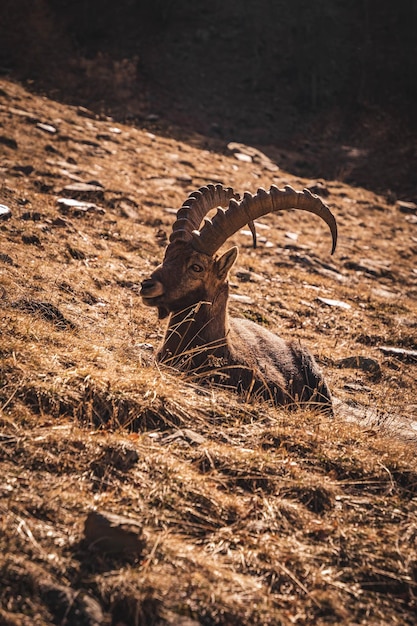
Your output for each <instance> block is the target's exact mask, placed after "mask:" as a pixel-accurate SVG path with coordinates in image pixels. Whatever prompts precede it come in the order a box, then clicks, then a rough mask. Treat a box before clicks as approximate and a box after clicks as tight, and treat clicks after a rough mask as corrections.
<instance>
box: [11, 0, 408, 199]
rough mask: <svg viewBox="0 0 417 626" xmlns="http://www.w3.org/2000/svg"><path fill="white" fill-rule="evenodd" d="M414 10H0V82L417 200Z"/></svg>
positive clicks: (239, 5) (297, 5)
mask: <svg viewBox="0 0 417 626" xmlns="http://www.w3.org/2000/svg"><path fill="white" fill-rule="evenodd" d="M416 33H417V1H416V0H398V1H397V2H392V0H382V1H377V0H350V1H349V2H347V1H346V0H344V1H342V0H316V1H315V2H314V3H313V2H311V1H310V0H291V2H289V1H288V0H287V1H284V0H221V1H220V0H212V1H211V2H210V3H207V2H202V1H201V0H153V2H145V1H143V0H118V2H115V1H108V0H107V1H106V0H2V2H1V6H0V55H1V59H0V65H1V71H2V73H6V74H9V75H11V76H12V77H15V78H18V79H20V80H24V81H29V84H30V85H31V87H32V88H33V89H35V90H43V91H45V92H47V93H48V94H49V95H51V96H53V97H55V98H58V99H61V100H64V101H67V102H70V103H73V104H84V105H86V106H89V107H90V108H92V109H94V110H95V111H98V112H106V113H110V114H112V115H113V116H114V117H115V118H116V119H119V120H129V121H131V122H133V123H137V124H140V125H150V126H152V127H153V128H154V129H156V130H157V131H159V132H164V133H168V134H177V135H178V134H179V135H182V138H186V137H187V136H192V135H193V133H200V134H201V135H203V136H204V137H205V138H206V142H207V145H208V146H209V147H211V148H214V149H223V148H224V146H225V145H226V144H227V142H228V141H232V140H233V141H242V142H245V143H249V144H251V145H255V146H257V147H261V148H262V149H264V151H266V152H267V153H268V154H269V155H270V156H271V157H272V158H275V160H276V161H277V163H278V165H281V166H282V167H288V168H291V171H292V172H293V173H298V174H299V175H302V176H307V177H308V176H311V177H317V176H322V177H327V178H335V177H337V178H340V179H342V180H344V181H345V182H349V183H354V184H355V183H356V184H362V185H367V186H369V187H372V188H374V189H376V190H380V191H384V192H385V193H395V194H396V196H398V197H402V198H406V199H417V197H416V195H417V174H416V164H417V143H416V135H417V133H416V130H417V123H416V122H417V35H416Z"/></svg>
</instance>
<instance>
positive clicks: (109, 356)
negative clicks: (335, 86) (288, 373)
mask: <svg viewBox="0 0 417 626" xmlns="http://www.w3.org/2000/svg"><path fill="white" fill-rule="evenodd" d="M148 126H149V125H148ZM239 150H240V152H239V151H238V154H246V158H243V157H241V156H236V154H234V153H233V152H232V151H231V150H228V149H227V146H226V144H225V145H224V149H223V150H219V149H218V144H216V149H214V144H211V143H210V142H209V141H208V140H206V139H205V138H204V137H201V136H198V135H192V136H188V137H184V139H183V140H182V141H179V140H177V139H173V138H171V137H170V136H169V135H168V133H164V134H163V133H162V132H159V130H158V128H157V127H155V128H154V129H152V128H149V127H148V128H146V129H139V128H134V127H130V126H128V125H123V124H118V123H116V122H114V121H113V120H111V119H109V118H106V117H104V116H96V115H94V114H92V113H91V112H89V111H88V110H86V109H83V108H77V107H71V106H64V105H62V104H59V103H57V102H54V101H52V100H50V99H47V98H46V97H41V96H38V95H33V94H31V93H29V92H28V91H26V90H25V89H24V88H23V87H21V86H19V85H18V84H14V83H12V82H8V81H6V80H1V81H0V204H2V205H5V206H7V207H8V208H9V209H10V211H11V215H9V214H6V213H4V214H3V216H2V215H0V272H1V274H0V275H1V283H0V311H1V318H0V329H1V330H0V357H1V361H0V367H1V369H0V408H1V412H0V471H1V481H0V607H1V608H0V623H1V624H5V625H7V626H12V625H13V626H21V625H24V626H26V625H27V626H29V625H30V626H32V625H46V624H48V625H49V624H67V625H72V624H74V625H78V624H81V625H89V626H92V625H98V624H107V625H110V624H111V625H114V626H124V625H125V626H133V625H141V626H145V625H146V626H148V625H163V624H171V625H175V626H176V625H182V626H197V625H198V624H201V625H205V626H209V625H236V626H238V625H248V626H249V625H251V626H253V625H261V624H262V625H267V624H268V625H270V624H271V625H279V624H282V625H287V624H288V625H290V624H297V625H311V624H314V625H322V624H348V625H354V624H364V625H365V624H366V625H368V624H373V625H378V626H380V625H387V626H388V625H389V626H392V625H394V624H398V625H399V624H410V625H411V624H415V623H416V620H417V604H416V592H417V550H416V540H417V460H416V439H417V430H416V427H417V419H416V414H417V397H416V390H415V386H416V368H417V363H416V358H415V350H416V348H417V346H416V335H417V304H416V298H417V265H416V252H417V215H416V211H415V209H414V208H413V206H412V205H405V204H401V203H396V202H395V198H393V197H390V198H389V201H388V200H387V199H386V198H385V197H382V196H377V195H375V194H374V193H372V192H370V191H368V190H366V189H364V188H353V187H349V186H347V185H346V184H343V183H342V182H338V181H337V180H321V181H316V180H307V179H300V178H297V177H294V176H293V175H291V173H290V172H286V171H283V170H282V169H278V168H277V167H274V165H273V164H272V163H271V162H270V161H269V160H267V159H265V158H263V157H262V155H259V154H258V153H255V152H253V151H251V150H250V149H248V148H245V147H244V146H243V147H242V146H241V147H240V148H239ZM248 157H249V158H248ZM242 158H243V159H244V160H242ZM276 165H278V166H279V165H280V163H279V161H277V162H276ZM218 182H221V183H223V184H224V185H226V186H233V187H234V188H235V189H236V190H237V191H240V192H243V191H244V190H246V189H247V190H249V191H251V192H255V191H256V190H257V188H258V187H260V186H263V187H265V188H269V186H270V185H271V184H276V185H278V186H279V187H283V186H284V185H285V184H288V183H289V184H291V185H292V186H293V187H295V188H297V189H302V188H303V187H305V186H308V185H310V186H312V188H313V189H315V190H316V191H318V193H322V194H323V195H324V196H325V200H326V202H327V203H328V204H329V206H330V207H331V209H332V211H333V212H334V214H335V216H336V218H337V221H338V225H339V243H338V247H337V250H336V253H335V255H334V256H333V257H330V256H329V253H330V247H331V239H330V235H329V233H328V232H327V230H326V227H325V225H324V224H323V223H321V222H320V220H317V219H316V218H315V217H314V216H308V215H305V214H304V213H302V214H301V215H300V213H297V212H286V213H285V214H282V215H269V216H267V217H265V218H263V219H262V220H260V221H261V224H259V225H258V236H259V237H260V243H259V247H258V249H256V250H253V249H252V248H251V237H250V236H248V234H247V233H246V232H240V233H238V234H237V235H236V236H235V237H234V238H233V242H234V243H236V244H237V245H239V247H240V256H239V258H238V263H237V266H236V267H235V268H234V270H233V272H232V276H231V294H232V295H231V301H230V308H231V311H232V313H233V314H234V315H237V316H245V317H248V318H250V319H253V320H255V321H258V322H259V323H260V324H263V325H265V326H266V327H268V328H269V329H271V330H273V331H276V332H278V333H279V334H282V336H284V337H286V338H289V337H299V338H300V339H301V340H302V342H303V343H304V344H305V345H307V346H308V347H309V349H310V350H311V351H312V353H313V354H314V355H315V356H316V358H317V360H318V361H319V363H320V364H321V366H322V368H323V369H324V371H325V374H326V377H327V379H328V381H329V383H330V386H331V388H332V390H333V394H334V396H335V417H334V419H330V418H328V417H326V416H322V415H317V414H314V413H312V412H311V413H310V412H308V411H304V412H301V411H300V412H291V413H290V412H286V411H285V410H282V409H281V410H280V409H277V408H273V407H272V406H270V405H269V404H267V403H263V404H262V403H256V402H253V403H245V402H243V401H242V399H241V398H239V397H238V396H235V395H233V394H232V393H228V392H227V391H221V390H218V389H209V388H207V387H206V388H199V387H198V386H196V385H194V384H192V383H191V382H190V381H187V380H186V379H185V378H184V377H183V376H182V375H180V374H178V373H175V372H172V371H169V370H168V369H166V368H163V367H160V366H158V365H157V364H156V363H155V362H154V350H155V348H157V346H158V344H159V342H160V341H161V338H162V336H163V330H164V328H163V326H162V325H161V323H159V322H158V320H157V316H156V313H155V312H154V311H153V310H150V309H146V308H145V307H143V305H142V303H141V299H140V297H139V289H140V283H141V280H143V279H144V278H146V277H147V276H148V275H149V274H150V273H151V271H152V270H153V268H155V267H156V266H157V265H158V264H159V262H160V261H161V259H162V256H163V251H164V247H165V245H166V242H167V237H168V236H169V232H170V227H171V224H172V222H173V219H174V213H175V211H174V209H178V208H179V207H180V206H181V204H182V202H183V201H184V199H185V198H186V197H187V195H188V194H189V193H190V192H191V191H193V190H194V189H197V188H198V187H200V186H202V185H204V184H207V183H218ZM86 184H87V185H88V186H87V187H86V186H85V185H86ZM62 198H65V199H67V200H68V199H72V200H74V199H75V200H79V201H85V202H86V203H87V205H85V206H81V207H80V206H77V205H71V203H68V202H62ZM383 347H388V348H389V349H388V350H387V349H384V350H382V349H381V348H383ZM94 512H95V513H94ZM111 515H116V516H121V517H120V518H119V517H116V518H114V520H113V522H114V526H112V530H109V527H107V530H106V531H105V533H106V532H107V533H111V532H114V538H113V539H114V540H113V541H110V542H108V541H107V540H106V539H105V533H104V535H103V534H101V535H100V523H101V522H100V520H101V521H103V520H104V522H103V523H109V524H110V526H111V520H112V519H113V518H112V517H111ZM100 516H101V517H100ZM126 518H127V519H126ZM86 520H88V523H87V525H86ZM106 520H107V522H106ZM109 520H110V522H109ZM95 537H96V539H95Z"/></svg>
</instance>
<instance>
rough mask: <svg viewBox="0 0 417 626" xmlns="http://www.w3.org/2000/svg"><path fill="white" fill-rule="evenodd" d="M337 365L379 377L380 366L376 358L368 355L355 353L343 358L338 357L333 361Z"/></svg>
mask: <svg viewBox="0 0 417 626" xmlns="http://www.w3.org/2000/svg"><path fill="white" fill-rule="evenodd" d="M335 365H336V366H337V367H341V368H352V369H359V370H362V371H363V372H368V373H370V374H372V375H373V377H374V378H380V377H381V366H380V364H379V363H378V361H377V360H376V359H373V358H371V357H368V356H362V355H355V356H348V357H346V358H344V359H339V360H337V361H336V362H335Z"/></svg>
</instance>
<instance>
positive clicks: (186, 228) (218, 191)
mask: <svg viewBox="0 0 417 626" xmlns="http://www.w3.org/2000/svg"><path fill="white" fill-rule="evenodd" d="M232 198H239V195H238V194H236V193H235V192H234V191H233V189H232V188H231V187H223V185H220V184H218V185H207V186H206V187H200V189H197V190H196V191H193V192H192V193H191V194H190V195H189V196H188V198H187V200H186V201H185V202H184V204H183V205H182V207H181V208H180V209H179V211H178V212H177V216H176V220H175V222H174V224H173V226H172V233H171V236H170V238H169V240H170V242H171V243H172V242H174V241H189V240H190V239H191V238H192V233H193V231H194V230H199V228H200V226H201V222H202V221H203V219H204V217H205V216H206V215H207V213H208V212H209V211H211V209H215V208H216V207H227V206H228V205H229V202H230V200H231V199H232Z"/></svg>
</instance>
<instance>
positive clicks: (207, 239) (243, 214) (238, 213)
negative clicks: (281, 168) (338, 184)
mask: <svg viewBox="0 0 417 626" xmlns="http://www.w3.org/2000/svg"><path fill="white" fill-rule="evenodd" d="M287 209H301V210H302V211H309V212H310V213H314V214H315V215H318V216H319V217H321V219H322V220H324V221H325V222H326V224H327V225H328V227H329V228H330V232H331V234H332V242H333V243H332V251H331V254H333V252H334V251H335V249H336V243H337V225H336V220H335V218H334V215H333V214H332V212H331V211H330V209H329V208H328V207H327V206H326V204H324V202H323V201H322V199H321V198H319V196H316V195H315V194H312V193H311V192H310V191H309V190H308V189H304V191H295V189H293V188H292V187H290V186H289V185H287V186H286V187H285V188H284V189H279V188H278V187H276V186H275V185H272V187H271V188H270V190H269V191H265V189H262V188H261V189H258V191H257V193H256V194H255V195H252V194H250V193H248V192H246V193H245V194H244V197H243V199H242V200H241V201H240V202H238V201H236V200H235V199H233V198H232V199H231V200H230V202H229V206H228V208H227V210H224V209H222V208H219V209H218V211H217V213H216V215H215V216H214V217H213V220H205V224H204V226H203V228H202V229H201V231H200V232H199V231H198V230H194V232H193V234H192V237H193V247H194V248H195V249H196V250H198V251H199V252H203V253H204V254H208V255H210V256H212V255H213V254H214V253H215V252H217V250H218V249H219V248H220V247H221V246H222V245H223V244H224V242H225V241H226V240H227V239H228V238H229V237H231V236H232V235H234V233H236V232H237V231H238V230H240V229H241V228H242V227H243V226H245V224H250V223H251V222H253V221H254V220H256V219H257V218H259V217H262V216H263V215H267V214H268V213H274V212H276V211H284V210H287Z"/></svg>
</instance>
